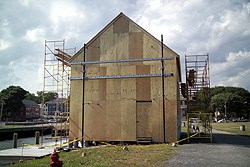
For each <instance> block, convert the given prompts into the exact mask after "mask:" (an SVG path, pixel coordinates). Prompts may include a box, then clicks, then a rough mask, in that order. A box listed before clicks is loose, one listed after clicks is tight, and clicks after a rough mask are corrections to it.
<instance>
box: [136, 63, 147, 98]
mask: <svg viewBox="0 0 250 167" xmlns="http://www.w3.org/2000/svg"><path fill="white" fill-rule="evenodd" d="M136 74H150V66H147V65H137V66H136ZM136 100H142V101H143V100H144V101H145V100H151V78H136Z"/></svg>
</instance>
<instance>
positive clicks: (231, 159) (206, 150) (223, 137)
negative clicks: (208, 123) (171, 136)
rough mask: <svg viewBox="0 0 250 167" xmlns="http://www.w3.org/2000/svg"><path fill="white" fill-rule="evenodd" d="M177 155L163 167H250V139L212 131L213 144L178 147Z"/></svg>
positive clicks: (192, 144) (193, 144)
mask: <svg viewBox="0 0 250 167" xmlns="http://www.w3.org/2000/svg"><path fill="white" fill-rule="evenodd" d="M178 149H179V151H178V153H177V155H175V156H174V157H172V158H171V159H170V160H169V161H168V162H167V163H166V164H165V165H164V166H167V167H176V166H177V167H178V166H181V167H183V166H192V167H196V166H204V167H205V166H216V167H217V166H219V167H221V166H225V167H228V166H237V167H244V166H246V167H250V138H249V137H244V136H238V135H234V134H230V133H227V132H222V131H217V130H213V143H191V144H184V145H179V146H178Z"/></svg>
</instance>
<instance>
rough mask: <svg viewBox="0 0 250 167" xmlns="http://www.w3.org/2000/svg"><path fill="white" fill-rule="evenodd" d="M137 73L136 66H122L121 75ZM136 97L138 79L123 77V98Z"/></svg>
mask: <svg viewBox="0 0 250 167" xmlns="http://www.w3.org/2000/svg"><path fill="white" fill-rule="evenodd" d="M135 73H136V67H135V66H122V67H121V75H132V74H135ZM135 99H136V79H135V78H129V79H121V100H135Z"/></svg>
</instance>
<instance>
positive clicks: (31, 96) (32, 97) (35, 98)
mask: <svg viewBox="0 0 250 167" xmlns="http://www.w3.org/2000/svg"><path fill="white" fill-rule="evenodd" d="M25 99H27V100H33V101H34V102H36V103H37V104H40V103H42V99H40V98H39V97H38V96H36V95H35V94H34V93H29V92H28V93H26V95H25Z"/></svg>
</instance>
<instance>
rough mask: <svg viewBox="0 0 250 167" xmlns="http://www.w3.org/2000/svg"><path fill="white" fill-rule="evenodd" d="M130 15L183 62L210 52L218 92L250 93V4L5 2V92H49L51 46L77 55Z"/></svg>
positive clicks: (1, 14)
mask: <svg viewBox="0 0 250 167" xmlns="http://www.w3.org/2000/svg"><path fill="white" fill-rule="evenodd" d="M120 12H123V13H124V14H126V15H127V16H128V17H130V18H131V19H132V20H134V21H135V22H136V23H138V24H139V25H140V26H142V27H143V28H144V29H146V30H147V31H148V32H150V33H151V34H152V35H154V36H155V37H156V38H158V39H160V35H161V34H163V35H164V43H165V44H166V45H168V46H169V47H170V48H172V49H173V50H174V51H176V52H177V53H178V54H179V55H180V56H181V61H182V69H184V56H185V54H196V53H209V55H210V73H211V85H212V86H218V85H223V86H239V87H243V88H245V89H247V90H250V2H249V0H245V1H244V0H0V90H2V89H5V88H7V87H8V86H10V85H20V86H21V87H23V88H24V89H26V90H28V91H30V92H32V93H35V92H36V91H38V90H39V91H41V90H42V89H43V87H42V85H43V61H44V42H45V40H62V39H65V41H66V42H65V44H66V48H67V47H76V48H77V50H78V49H80V48H81V47H82V46H83V43H86V42H88V41H89V40H90V39H91V38H92V37H93V36H94V35H95V34H96V33H97V32H99V31H100V30H101V29H102V28H103V27H104V26H106V25H107V24H108V23H109V22H110V21H111V20H112V19H113V18H114V17H116V16H117V15H118V14H119V13H120Z"/></svg>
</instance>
